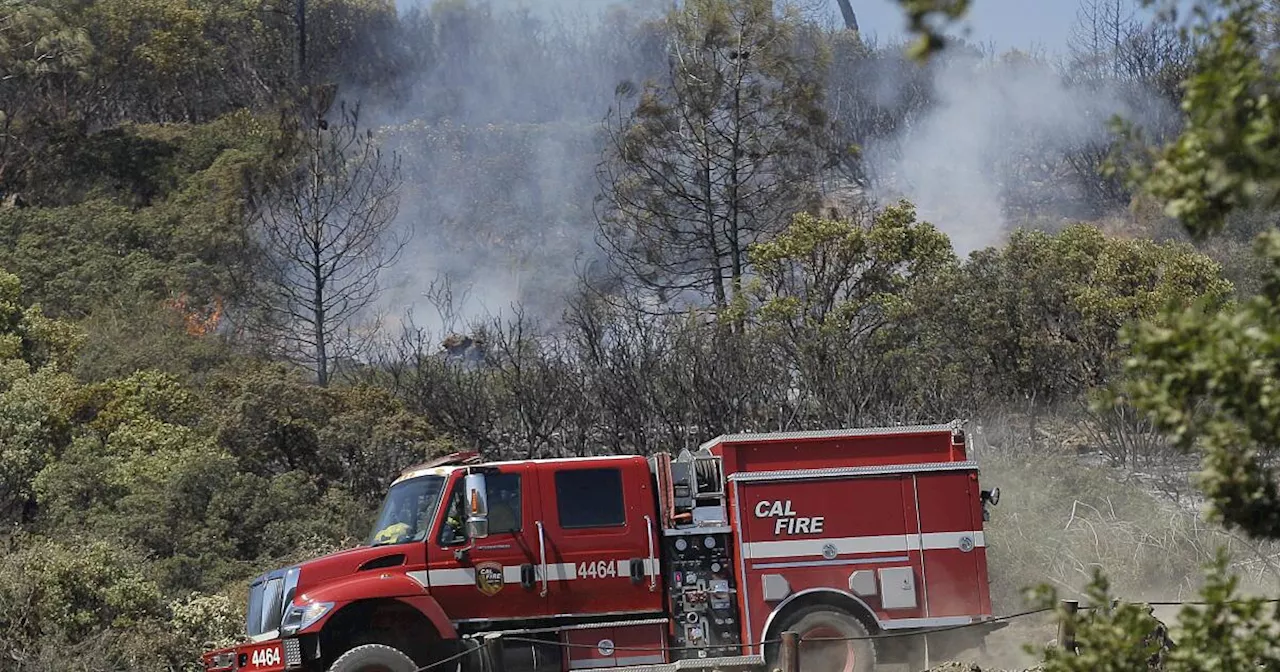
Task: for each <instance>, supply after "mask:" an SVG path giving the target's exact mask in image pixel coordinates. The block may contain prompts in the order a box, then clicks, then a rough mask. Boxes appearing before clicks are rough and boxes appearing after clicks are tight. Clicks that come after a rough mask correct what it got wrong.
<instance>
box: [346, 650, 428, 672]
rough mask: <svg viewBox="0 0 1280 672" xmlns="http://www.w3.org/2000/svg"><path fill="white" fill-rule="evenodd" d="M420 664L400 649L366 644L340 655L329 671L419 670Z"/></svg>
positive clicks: (393, 671)
mask: <svg viewBox="0 0 1280 672" xmlns="http://www.w3.org/2000/svg"><path fill="white" fill-rule="evenodd" d="M417 670H418V665H417V663H414V662H413V659H412V658H410V657H409V656H406V655H404V654H403V653H401V652H400V650H399V649H394V648H392V647H390V646H387V645H385V644H364V645H362V646H357V647H356V648H354V649H351V650H350V651H347V652H346V653H344V654H342V655H341V656H338V659H337V660H335V661H333V665H331V666H329V672H417Z"/></svg>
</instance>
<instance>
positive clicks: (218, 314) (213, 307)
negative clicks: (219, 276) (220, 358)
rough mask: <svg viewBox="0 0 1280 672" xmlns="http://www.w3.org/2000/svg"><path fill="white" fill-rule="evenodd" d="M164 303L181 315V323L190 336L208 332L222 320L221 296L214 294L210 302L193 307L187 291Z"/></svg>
mask: <svg viewBox="0 0 1280 672" xmlns="http://www.w3.org/2000/svg"><path fill="white" fill-rule="evenodd" d="M165 304H166V305H167V306H168V307H169V308H170V309H172V310H174V311H176V312H177V313H178V314H179V315H181V316H182V321H183V324H184V325H185V326H186V330H187V334H188V335H190V336H204V335H206V334H209V333H211V332H213V331H214V330H215V329H217V328H218V325H219V324H220V323H221V322H222V313H223V304H222V298H221V297H217V296H215V297H213V301H212V302H211V303H210V304H206V305H205V306H202V307H194V308H193V307H192V306H191V303H190V299H189V298H188V296H187V293H186V292H183V293H182V294H180V295H178V297H177V298H173V299H170V300H168V301H166V302H165Z"/></svg>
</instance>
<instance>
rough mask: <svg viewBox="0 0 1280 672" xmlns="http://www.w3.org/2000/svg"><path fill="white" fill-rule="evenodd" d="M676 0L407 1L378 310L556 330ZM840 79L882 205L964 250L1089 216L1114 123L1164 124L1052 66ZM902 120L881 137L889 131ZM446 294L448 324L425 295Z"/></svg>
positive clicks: (1142, 101)
mask: <svg viewBox="0 0 1280 672" xmlns="http://www.w3.org/2000/svg"><path fill="white" fill-rule="evenodd" d="M670 6H671V0H626V1H624V0H555V1H546V0H537V1H534V0H399V2H398V7H399V9H400V11H401V14H402V16H401V24H402V26H401V29H400V35H401V38H402V41H404V42H406V43H404V44H399V45H396V46H397V48H398V49H400V50H402V51H408V52H411V53H413V54H414V62H415V63H416V65H415V70H414V71H413V72H411V73H409V74H408V76H407V78H406V81H405V85H404V86H402V87H401V89H400V92H399V94H398V95H397V96H395V97H391V98H389V97H386V96H382V97H377V96H373V97H370V96H366V99H367V100H372V104H369V105H366V108H365V117H364V119H365V121H366V122H367V123H370V124H372V125H374V126H376V127H378V128H380V129H381V132H382V133H384V135H385V137H386V139H387V146H388V147H390V148H392V149H395V150H397V151H398V152H399V153H400V154H401V156H402V159H403V166H404V171H405V187H404V189H403V190H402V198H401V209H400V216H399V220H398V222H397V225H398V226H399V227H402V228H403V230H405V231H407V232H409V233H410V234H411V239H410V243H409V246H408V247H407V248H406V250H405V251H404V254H403V256H402V257H401V260H400V262H399V263H398V264H397V265H396V266H395V267H394V268H392V269H390V270H389V271H387V272H386V273H385V274H384V275H383V277H382V283H383V285H384V286H385V287H386V291H385V292H384V293H383V294H382V296H381V299H380V304H379V305H378V306H377V308H378V309H379V311H380V312H382V313H383V314H385V315H387V316H388V317H389V318H390V322H391V323H392V325H391V326H395V323H396V322H398V318H401V317H403V316H404V315H406V314H408V313H412V315H413V317H414V320H415V323H417V324H418V325H419V326H423V327H425V328H427V330H428V331H429V332H431V333H433V334H435V333H440V332H442V331H446V330H466V329H467V328H468V327H469V326H470V325H469V324H468V323H469V322H471V321H472V320H474V319H477V318H481V317H484V316H489V315H494V314H495V313H504V314H505V315H506V316H508V317H509V316H510V311H511V310H512V308H513V307H514V306H515V305H517V304H519V306H520V307H521V309H522V310H523V311H524V312H525V313H526V314H527V315H530V316H533V317H536V318H540V319H543V320H547V321H554V320H555V319H556V318H557V317H558V316H559V313H560V311H561V310H562V309H563V307H564V305H565V304H564V301H565V299H566V297H567V296H568V295H569V294H571V293H572V292H574V291H575V290H576V289H577V288H578V287H579V286H580V285H579V278H580V273H581V272H582V271H583V270H584V269H588V268H593V267H596V266H599V265H601V262H602V252H601V250H600V249H599V247H598V246H597V245H596V240H595V236H596V232H597V229H596V222H595V216H594V210H593V208H594V201H595V199H596V198H597V197H598V195H599V193H600V187H599V184H598V182H597V179H596V175H595V168H596V165H597V163H598V161H599V160H600V158H601V149H602V137H601V121H602V120H603V119H604V117H605V115H606V113H607V112H608V111H609V110H610V108H611V106H612V105H613V104H614V103H615V98H614V94H615V88H616V87H617V85H618V84H619V83H620V82H622V81H624V80H625V81H632V82H641V81H644V80H645V79H646V78H648V77H651V76H653V75H656V74H659V73H661V72H662V71H663V70H664V69H665V63H664V56H665V54H664V45H663V42H662V39H661V36H660V35H657V34H656V33H655V32H654V31H652V30H649V29H648V28H646V21H649V20H651V19H654V18H657V17H658V16H660V14H661V13H662V12H663V11H665V10H666V9H669V8H670ZM857 58H858V59H861V60H860V62H858V63H855V64H854V65H853V67H852V68H850V69H848V70H842V69H839V68H837V69H836V70H835V71H833V78H834V80H835V81H834V82H833V86H832V89H833V92H834V90H835V89H839V90H840V91H841V94H840V95H846V96H854V97H858V98H859V99H860V100H861V101H862V102H861V103H860V104H863V105H864V106H865V107H866V108H868V109H870V111H869V112H866V119H867V120H868V125H869V127H874V128H873V130H872V131H871V132H869V133H866V134H863V140H867V141H865V142H863V145H864V147H865V156H866V160H867V162H868V167H869V173H870V174H871V175H872V177H873V187H872V190H871V191H872V195H873V196H874V197H875V198H876V200H878V201H880V202H885V201H887V200H890V199H894V198H897V197H906V198H908V199H910V200H912V201H913V202H915V203H916V204H917V206H918V208H919V211H920V214H921V216H922V217H923V218H925V219H928V220H930V221H932V222H933V223H934V224H936V225H938V226H939V227H940V228H941V229H942V230H944V231H945V232H946V233H947V234H949V235H950V237H951V239H952V241H953V244H954V245H955V246H956V248H957V251H958V252H959V253H960V254H967V253H968V252H970V251H972V250H975V249H978V248H981V247H984V246H988V245H992V244H997V243H999V241H1000V239H1001V237H1002V236H1003V235H1004V233H1005V232H1006V231H1007V230H1008V229H1009V227H1010V226H1014V225H1018V224H1022V223H1025V222H1027V221H1028V220H1029V219H1031V217H1032V216H1033V215H1034V216H1044V215H1051V216H1058V217H1084V216H1087V215H1089V214H1090V213H1089V210H1088V207H1086V206H1087V201H1088V198H1087V197H1086V196H1087V194H1085V193H1084V192H1083V185H1082V183H1081V179H1080V176H1079V171H1078V170H1077V168H1078V166H1073V165H1072V164H1071V163H1070V162H1069V161H1067V158H1068V157H1069V156H1071V155H1072V153H1075V154H1077V155H1078V154H1080V153H1081V152H1087V151H1089V150H1090V149H1091V148H1096V147H1099V146H1105V144H1106V141H1107V138H1108V127H1107V124H1108V121H1109V120H1110V118H1111V117H1112V116H1113V115H1116V114H1121V115H1124V116H1126V117H1128V118H1131V119H1135V120H1137V121H1139V122H1140V123H1141V122H1144V121H1146V120H1148V119H1151V118H1156V117H1162V115H1163V116H1171V115H1170V112H1169V110H1171V108H1170V106H1168V105H1163V104H1162V103H1161V102H1160V101H1159V100H1158V98H1157V97H1155V96H1153V95H1150V94H1149V93H1148V92H1146V91H1145V90H1143V89H1142V87H1140V86H1138V87H1135V86H1133V85H1124V86H1121V85H1119V84H1106V83H1099V81H1101V80H1098V79H1096V78H1094V79H1092V80H1090V83H1087V84H1071V83H1069V80H1068V79H1066V78H1064V77H1063V76H1061V75H1060V74H1059V72H1057V71H1056V70H1055V69H1054V68H1053V67H1052V66H1051V65H1049V64H1046V63H1043V62H1039V61H1032V60H1030V59H1025V58H1022V59H1010V58H1001V59H992V58H983V57H979V56H977V55H974V54H968V53H955V54H951V55H950V56H947V57H944V58H942V59H941V60H939V61H937V62H935V63H933V64H931V65H929V66H927V68H928V70H927V72H924V73H922V72H921V71H920V70H919V67H920V66H915V65H909V64H905V62H904V61H903V58H902V56H901V45H894V46H889V47H884V48H880V49H876V50H874V51H873V53H872V54H871V55H869V56H859V57H857ZM886 118H887V119H892V121H891V122H890V123H889V126H890V130H888V131H885V130H884V129H882V128H880V126H879V125H883V120H884V119H886ZM442 280H447V281H448V282H449V283H450V285H451V286H452V288H453V299H454V302H453V305H452V306H451V307H450V308H451V312H452V313H453V314H454V316H455V317H457V318H458V319H456V320H453V321H450V320H448V319H445V318H442V317H440V316H439V315H438V314H437V312H438V311H437V305H436V304H437V303H438V301H437V300H435V298H438V296H437V297H435V298H433V297H432V295H431V294H432V292H431V290H432V288H438V286H439V283H440V282H441V281H442Z"/></svg>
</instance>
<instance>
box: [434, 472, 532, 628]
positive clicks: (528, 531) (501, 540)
mask: <svg viewBox="0 0 1280 672" xmlns="http://www.w3.org/2000/svg"><path fill="white" fill-rule="evenodd" d="M537 479H538V473H537V471H536V470H534V469H531V468H529V467H528V465H525V464H509V465H502V466H499V467H498V473H496V474H489V475H488V476H487V477H486V479H485V489H486V491H487V493H488V504H489V536H487V537H485V538H484V539H478V540H471V539H468V538H467V535H466V525H465V524H464V521H465V515H464V512H465V508H464V506H463V505H464V501H465V490H464V485H465V483H464V480H465V478H464V474H463V471H462V470H458V471H455V472H454V473H453V476H452V478H451V479H450V482H449V485H448V488H449V489H448V490H446V493H447V496H448V499H446V500H445V514H444V516H442V517H441V520H440V524H439V526H438V528H437V530H436V533H435V534H434V535H433V537H432V538H430V539H428V542H427V544H428V545H427V568H428V582H429V585H430V590H431V594H432V595H433V596H435V598H436V600H437V601H438V602H439V603H440V606H441V608H443V609H444V612H445V613H446V614H448V615H449V618H450V620H453V621H455V622H456V621H460V620H468V619H482V620H490V619H504V618H527V617H529V616H537V615H545V614H547V613H548V600H547V598H546V597H544V596H543V595H542V594H541V592H540V591H539V590H538V582H537V581H536V580H535V579H536V576H535V567H536V566H537V565H536V563H537V558H538V535H537V526H536V522H537V521H538V519H539V518H540V517H541V515H542V511H541V504H540V502H539V497H538V492H539V488H538V482H537Z"/></svg>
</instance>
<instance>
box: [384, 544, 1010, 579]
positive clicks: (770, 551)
mask: <svg viewBox="0 0 1280 672" xmlns="http://www.w3.org/2000/svg"><path fill="white" fill-rule="evenodd" d="M966 538H968V540H969V541H970V542H971V543H972V548H983V547H985V546H986V545H987V544H986V539H985V538H984V535H983V533H982V531H980V530H965V531H960V532H926V533H924V534H922V535H921V534H886V535H880V536H866V537H825V538H818V539H789V540H786V541H756V542H751V543H747V544H743V545H742V557H743V558H745V559H752V560H765V559H775V558H804V557H808V556H817V557H819V558H825V557H826V556H825V555H824V551H825V550H826V549H827V546H833V547H835V551H836V555H837V556H841V555H862V554H872V553H906V552H908V551H920V550H925V551H939V550H953V549H960V548H962V545H964V544H962V540H964V539H966ZM832 559H834V558H832ZM586 562H587V563H588V564H590V563H591V562H592V561H586ZM605 562H609V561H607V560H606V561H605ZM613 562H614V564H615V568H616V570H617V575H616V578H626V577H628V576H630V575H631V561H630V560H614V561H613ZM644 566H645V576H653V575H654V574H655V573H657V571H658V567H657V563H656V562H654V561H651V560H648V559H645V561H644ZM409 576H410V577H412V578H413V580H414V581H417V582H418V583H420V584H422V585H423V586H424V587H425V586H436V587H442V586H471V585H475V582H476V570H475V569H472V568H469V567H459V568H457V569H432V570H427V571H421V570H420V571H416V572H409ZM599 578H602V577H596V576H579V574H578V566H577V565H576V564H574V563H572V562H556V563H550V564H548V565H547V580H548V581H593V580H597V579H599ZM604 578H615V577H604ZM502 580H503V582H504V583H520V565H507V566H504V567H503V568H502ZM534 580H535V581H541V580H542V565H539V564H536V563H535V564H534Z"/></svg>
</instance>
